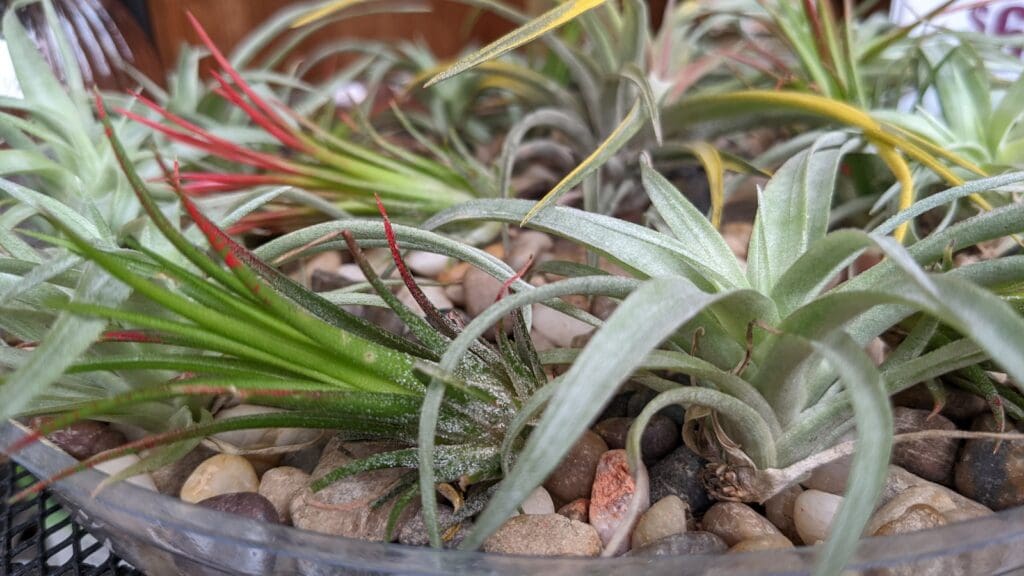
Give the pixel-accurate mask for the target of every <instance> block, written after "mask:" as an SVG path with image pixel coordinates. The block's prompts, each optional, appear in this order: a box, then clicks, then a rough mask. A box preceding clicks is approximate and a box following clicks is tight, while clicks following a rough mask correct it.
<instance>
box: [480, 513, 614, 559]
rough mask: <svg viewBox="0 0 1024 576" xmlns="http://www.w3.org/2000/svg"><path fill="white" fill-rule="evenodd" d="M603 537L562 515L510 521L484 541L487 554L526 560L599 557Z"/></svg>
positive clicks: (516, 518)
mask: <svg viewBox="0 0 1024 576" xmlns="http://www.w3.org/2000/svg"><path fill="white" fill-rule="evenodd" d="M601 548H602V543H601V537H600V536H598V533H597V530H595V529H594V527H593V526H591V525H589V524H584V523H583V522H577V521H575V520H570V519H568V518H566V517H565V516H562V515H559V514H542V515H520V516H513V517H512V518H509V519H508V521H507V522H505V523H504V524H502V526H501V527H500V528H498V530H497V531H496V532H495V533H494V534H492V535H491V536H490V537H489V538H488V539H487V540H485V541H484V545H483V550H484V552H491V553H497V554H517V555H526V556H597V555H599V554H600V553H601Z"/></svg>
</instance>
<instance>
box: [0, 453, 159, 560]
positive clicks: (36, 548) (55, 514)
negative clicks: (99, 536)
mask: <svg viewBox="0 0 1024 576" xmlns="http://www.w3.org/2000/svg"><path fill="white" fill-rule="evenodd" d="M34 481H35V479H34V478H32V476H30V475H29V474H28V473H27V472H26V471H25V470H24V469H22V468H21V467H19V466H17V465H16V464H14V463H13V462H4V463H2V464H0V576H49V575H54V576H56V575H68V576H141V575H142V573H141V572H139V571H138V570H135V569H134V568H132V567H131V566H129V565H128V564H127V563H125V562H124V561H123V560H121V559H120V558H117V557H116V556H114V554H113V553H111V552H110V551H109V550H108V549H107V548H106V547H105V546H104V545H103V544H102V543H101V542H98V541H97V540H96V539H95V538H93V537H92V536H90V535H89V533H88V532H86V531H85V530H84V529H83V528H82V527H80V526H79V525H78V524H76V523H74V522H72V521H71V519H70V518H69V516H68V514H67V512H65V511H64V510H63V509H62V508H61V507H60V505H59V504H58V503H57V501H56V500H54V499H53V497H51V496H50V495H49V493H46V492H43V493H42V494H40V495H38V496H35V497H33V498H32V499H30V500H26V501H23V502H18V503H16V504H13V505H11V506H8V505H7V499H8V498H9V497H10V496H11V495H12V494H14V493H15V492H17V491H18V490H20V489H21V488H23V487H25V486H28V485H31V483H32V482H34Z"/></svg>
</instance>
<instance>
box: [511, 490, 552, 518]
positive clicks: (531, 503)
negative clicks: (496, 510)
mask: <svg viewBox="0 0 1024 576" xmlns="http://www.w3.org/2000/svg"><path fill="white" fill-rule="evenodd" d="M519 508H520V510H522V511H523V514H554V513H555V503H554V502H553V501H552V500H551V495H550V494H548V491H547V490H545V489H544V488H542V487H541V486H538V487H536V488H534V489H533V492H530V495H529V496H527V497H526V500H523V503H522V504H520V505H519Z"/></svg>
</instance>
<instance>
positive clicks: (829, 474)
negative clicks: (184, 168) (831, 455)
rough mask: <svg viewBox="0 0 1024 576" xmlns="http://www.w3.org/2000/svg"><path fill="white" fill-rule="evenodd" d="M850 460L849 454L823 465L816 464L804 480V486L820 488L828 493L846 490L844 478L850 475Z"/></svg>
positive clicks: (839, 492) (812, 488)
mask: <svg viewBox="0 0 1024 576" xmlns="http://www.w3.org/2000/svg"><path fill="white" fill-rule="evenodd" d="M851 462H852V460H851V458H850V457H849V456H844V457H843V458H840V459H838V460H834V461H832V462H829V463H828V464H825V465H823V466H818V467H817V468H815V469H814V471H813V472H811V475H810V476H809V477H808V478H807V479H806V480H804V482H803V485H804V488H809V489H811V490H820V491H822V492H828V493H829V494H840V495H841V494H843V493H844V492H846V479H847V478H848V477H849V476H850V463H851Z"/></svg>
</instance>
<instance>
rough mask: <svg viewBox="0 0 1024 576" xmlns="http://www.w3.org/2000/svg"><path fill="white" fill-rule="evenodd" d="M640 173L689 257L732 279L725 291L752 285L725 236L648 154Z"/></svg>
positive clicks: (641, 160)
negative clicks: (665, 175) (652, 161)
mask: <svg viewBox="0 0 1024 576" xmlns="http://www.w3.org/2000/svg"><path fill="white" fill-rule="evenodd" d="M640 174H641V178H642V181H643V186H644V190H645V191H646V192H647V195H648V196H649V197H650V198H651V203H652V204H654V207H655V209H657V211H658V214H659V215H660V216H661V219H662V220H664V221H665V224H666V225H667V226H668V228H669V230H671V231H672V235H673V236H675V237H676V239H677V240H679V241H680V242H681V243H683V245H684V246H685V247H686V249H687V250H688V251H689V254H688V256H690V258H692V259H693V260H695V261H697V262H704V263H706V265H707V266H708V267H710V268H713V269H714V270H716V271H717V272H718V274H719V275H720V276H721V277H723V278H727V279H729V282H730V284H729V286H723V288H747V287H749V286H750V283H749V282H748V281H747V278H746V275H745V274H744V273H743V270H742V269H741V268H740V264H739V261H738V260H737V259H736V256H735V255H734V254H733V253H732V250H730V249H729V245H728V244H726V243H725V239H724V238H722V235H721V234H720V233H719V232H718V230H716V229H715V228H714V226H712V225H711V223H710V222H708V219H707V218H705V217H704V215H703V214H701V213H700V212H699V211H698V210H697V208H696V207H695V206H694V205H693V204H692V203H691V202H690V201H689V200H687V199H686V198H685V197H683V195H682V193H681V192H679V190H677V189H676V187H675V186H673V185H672V183H671V182H669V181H668V180H667V179H666V178H665V177H664V176H662V175H661V174H659V173H658V172H657V171H656V170H655V169H654V168H653V167H652V166H651V162H650V158H648V157H647V156H646V155H645V156H643V157H641V159H640Z"/></svg>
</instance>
